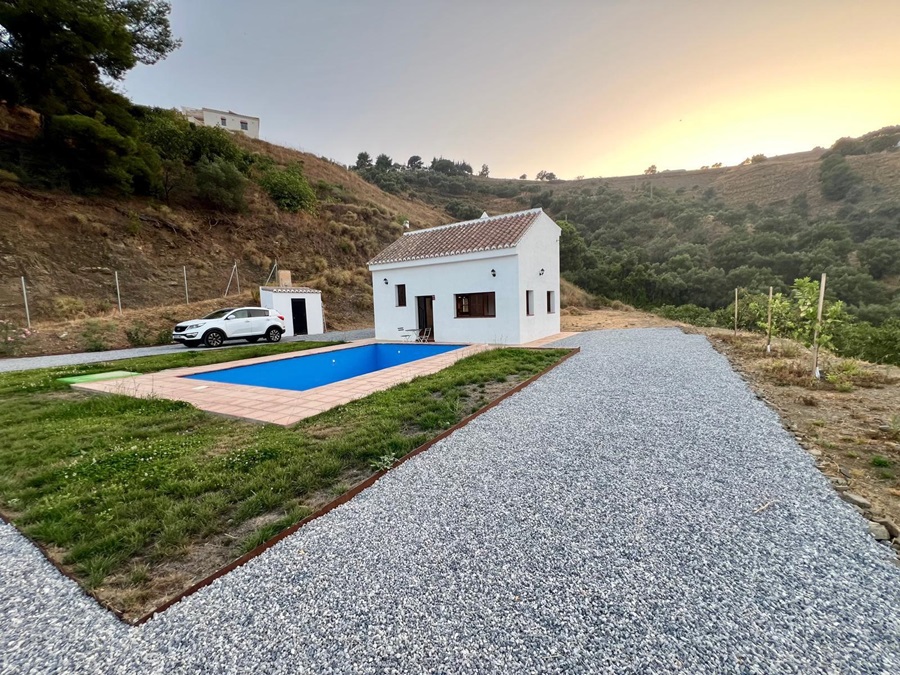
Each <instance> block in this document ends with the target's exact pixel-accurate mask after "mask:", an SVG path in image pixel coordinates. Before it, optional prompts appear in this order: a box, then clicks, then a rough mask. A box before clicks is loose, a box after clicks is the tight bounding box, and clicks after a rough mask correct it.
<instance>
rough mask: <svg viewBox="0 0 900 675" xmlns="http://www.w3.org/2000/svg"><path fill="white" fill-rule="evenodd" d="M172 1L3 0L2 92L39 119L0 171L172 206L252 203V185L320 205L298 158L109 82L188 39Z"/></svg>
mask: <svg viewBox="0 0 900 675" xmlns="http://www.w3.org/2000/svg"><path fill="white" fill-rule="evenodd" d="M170 11H171V7H170V4H169V3H168V2H165V1H164V0H54V2H45V1H42V0H17V1H16V2H13V3H10V2H3V3H0V29H2V30H0V99H3V100H4V101H5V102H6V105H7V107H8V109H10V108H12V107H15V106H24V107H27V108H29V109H31V110H33V111H35V112H36V113H37V114H38V116H39V119H40V122H39V128H38V129H37V131H36V134H35V135H34V136H33V137H26V138H24V139H21V140H19V141H8V142H5V143H4V144H3V145H2V147H0V170H2V171H4V175H5V176H6V178H7V179H10V178H11V179H14V180H17V181H20V182H23V183H26V184H28V185H32V186H34V187H39V188H61V189H67V190H71V191H73V192H78V193H83V194H96V193H108V194H120V195H121V194H139V195H150V196H155V197H158V198H161V199H163V200H164V201H165V202H166V203H168V204H173V203H181V204H191V205H192V206H199V207H205V208H213V209H218V210H225V211H241V210H243V209H244V208H246V199H245V194H246V191H247V188H248V186H249V184H250V183H251V182H256V183H258V184H259V185H260V187H262V188H263V189H264V190H265V191H266V192H267V193H268V194H269V195H270V196H271V197H272V199H273V200H274V201H275V203H276V204H277V205H278V206H279V207H280V208H282V209H285V210H288V211H297V210H312V209H313V208H315V202H316V195H315V192H314V191H313V189H312V188H311V187H310V185H309V184H308V182H307V181H306V179H305V177H304V176H303V172H302V168H301V167H300V166H290V167H276V166H274V163H273V162H272V160H271V158H269V157H265V156H262V155H260V154H258V153H252V152H249V151H247V150H245V149H243V148H241V147H240V146H239V145H238V144H237V143H235V140H234V138H233V137H232V136H231V135H230V134H228V133H227V132H225V131H223V130H222V129H218V128H214V127H203V126H196V125H194V124H193V123H192V122H189V121H188V120H187V119H186V118H185V117H184V116H182V115H181V114H179V113H178V112H176V111H174V110H162V109H159V108H148V107H144V106H137V105H134V104H133V103H132V102H131V101H130V100H128V98H126V97H125V96H122V95H121V94H119V93H117V92H116V91H115V90H114V89H113V85H112V84H111V83H115V82H116V81H119V80H121V79H122V78H123V77H124V76H125V74H126V73H127V72H128V71H129V70H130V69H131V68H133V67H134V66H136V65H137V64H139V63H143V64H146V65H151V64H154V63H157V62H159V61H160V60H162V59H164V58H166V56H167V55H169V54H170V53H171V52H172V51H174V50H175V49H177V48H178V47H179V46H180V44H181V42H180V40H178V39H177V38H175V37H174V36H173V35H172V30H171V27H170V25H169V13H170Z"/></svg>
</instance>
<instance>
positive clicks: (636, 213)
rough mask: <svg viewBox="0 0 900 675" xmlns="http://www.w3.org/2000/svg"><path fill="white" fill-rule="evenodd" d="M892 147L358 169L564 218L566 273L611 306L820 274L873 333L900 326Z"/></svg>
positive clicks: (491, 207) (452, 197)
mask: <svg viewBox="0 0 900 675" xmlns="http://www.w3.org/2000/svg"><path fill="white" fill-rule="evenodd" d="M898 140H900V128H898V127H888V128H885V129H881V130H878V131H876V132H872V133H871V134H866V135H865V136H863V137H860V138H859V139H840V140H839V141H837V142H836V143H835V145H834V146H833V147H832V148H831V149H829V150H823V149H814V150H811V151H809V152H803V153H793V154H791V155H785V156H783V157H772V158H768V159H766V158H762V157H760V158H757V159H756V161H755V162H754V163H748V164H745V165H741V166H735V167H721V168H709V169H702V170H696V171H664V172H660V173H656V174H652V175H641V176H622V177H616V178H589V179H580V180H574V181H563V180H549V181H546V180H545V181H528V180H508V179H507V180H503V179H501V180H495V179H491V178H483V177H477V176H471V175H467V171H466V168H467V167H468V165H467V164H465V163H464V162H462V163H460V162H456V163H455V162H452V161H450V160H444V159H440V160H435V161H434V162H433V163H432V168H431V170H422V169H420V170H396V169H395V170H394V172H393V173H387V172H380V171H378V167H377V165H376V166H375V167H371V168H364V169H362V170H360V171H359V173H360V174H361V175H363V176H365V177H366V178H367V179H368V180H370V181H372V182H374V183H376V184H379V185H381V186H382V187H384V188H385V189H390V190H394V191H396V192H399V193H403V194H413V195H415V196H416V197H417V198H419V199H421V200H422V201H425V202H427V203H429V204H432V205H433V206H435V207H438V208H443V209H445V210H446V211H447V212H448V213H449V214H451V215H453V216H454V217H457V218H473V217H477V215H478V214H480V213H481V212H482V210H486V211H488V212H489V213H495V212H501V211H509V210H514V209H520V208H530V207H536V206H541V207H543V208H544V209H545V210H546V211H547V212H548V213H550V215H552V216H553V217H554V218H556V219H557V221H567V222H568V223H569V225H566V226H565V227H564V235H563V242H562V244H563V245H562V249H563V250H562V261H561V262H562V268H563V273H564V274H565V275H566V276H567V277H568V278H569V279H570V280H572V281H574V282H575V283H577V284H579V285H580V286H582V287H584V288H586V289H587V290H589V291H591V292H592V293H596V294H599V295H603V296H606V297H608V298H611V299H618V300H622V301H625V302H628V303H631V304H635V305H639V306H644V307H647V306H651V307H652V306H660V305H684V304H695V305H700V306H702V307H706V308H710V309H719V308H723V307H726V306H727V305H728V303H729V302H730V301H731V298H733V294H734V289H735V288H740V289H743V291H744V292H750V293H761V292H767V291H768V287H769V286H773V287H774V288H775V290H776V292H782V293H787V292H788V291H789V289H790V287H791V286H792V284H793V282H794V280H795V279H798V278H802V277H807V276H808V277H813V278H818V277H819V276H820V275H821V274H822V273H823V272H824V273H827V274H828V276H829V280H830V281H829V285H828V289H829V290H828V295H829V297H830V298H833V299H840V300H843V301H844V302H845V303H846V304H847V305H848V307H849V309H850V311H851V312H853V313H854V314H856V315H857V316H858V317H860V318H862V319H865V320H868V321H871V322H872V323H875V324H881V323H883V322H884V321H886V320H888V319H890V318H892V317H894V318H896V317H900V297H898V288H900V152H898V151H897V148H898V146H897V143H898ZM395 166H396V165H395ZM437 169H444V173H443V174H441V173H440V172H439V171H438V170H437ZM570 226H571V227H570Z"/></svg>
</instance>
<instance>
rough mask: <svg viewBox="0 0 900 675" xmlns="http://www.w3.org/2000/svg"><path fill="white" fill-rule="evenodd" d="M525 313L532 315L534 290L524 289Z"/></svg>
mask: <svg viewBox="0 0 900 675" xmlns="http://www.w3.org/2000/svg"><path fill="white" fill-rule="evenodd" d="M525 313H526V314H527V315H528V316H534V291H525Z"/></svg>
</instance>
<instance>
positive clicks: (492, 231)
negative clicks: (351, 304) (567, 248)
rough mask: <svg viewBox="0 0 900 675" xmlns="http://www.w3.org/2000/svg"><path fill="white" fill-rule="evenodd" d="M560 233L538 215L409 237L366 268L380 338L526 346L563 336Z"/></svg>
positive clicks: (524, 214)
mask: <svg viewBox="0 0 900 675" xmlns="http://www.w3.org/2000/svg"><path fill="white" fill-rule="evenodd" d="M559 234H560V228H559V226H558V225H557V224H556V223H555V222H553V220H552V219H551V218H550V217H549V216H548V215H547V214H545V213H544V212H543V211H542V210H541V209H531V210H529V211H520V212H518V213H507V214H504V215H501V216H494V217H492V218H489V217H487V215H485V216H482V217H481V218H479V219H478V220H470V221H466V222H462V223H453V224H451V225H442V226H440V227H432V228H429V229H425V230H418V231H414V232H407V233H406V234H404V235H403V236H402V237H400V239H398V240H397V241H395V242H394V243H393V244H391V245H390V246H388V247H387V248H386V249H385V250H383V251H382V252H381V253H379V254H378V255H377V256H375V257H374V258H373V259H372V260H370V261H369V270H370V271H371V272H372V290H373V292H374V303H375V337H376V339H378V340H397V339H403V336H404V335H408V334H410V332H412V331H414V332H416V333H417V334H418V335H419V336H421V337H425V336H426V335H427V339H429V340H433V341H436V342H463V343H476V342H478V343H484V342H487V343H492V344H523V343H526V342H531V341H532V340H537V339H539V338H543V337H547V336H550V335H554V334H556V333H558V332H559Z"/></svg>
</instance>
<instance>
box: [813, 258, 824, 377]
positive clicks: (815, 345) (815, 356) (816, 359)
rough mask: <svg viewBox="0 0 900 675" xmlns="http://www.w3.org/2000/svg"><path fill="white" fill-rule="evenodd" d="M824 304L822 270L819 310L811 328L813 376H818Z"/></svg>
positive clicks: (819, 375)
mask: <svg viewBox="0 0 900 675" xmlns="http://www.w3.org/2000/svg"><path fill="white" fill-rule="evenodd" d="M824 305H825V272H822V282H821V283H820V284H819V312H818V314H817V315H816V326H815V329H814V330H813V373H812V374H813V377H815V378H819V377H821V374H820V373H819V326H820V325H822V308H823V307H824Z"/></svg>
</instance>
